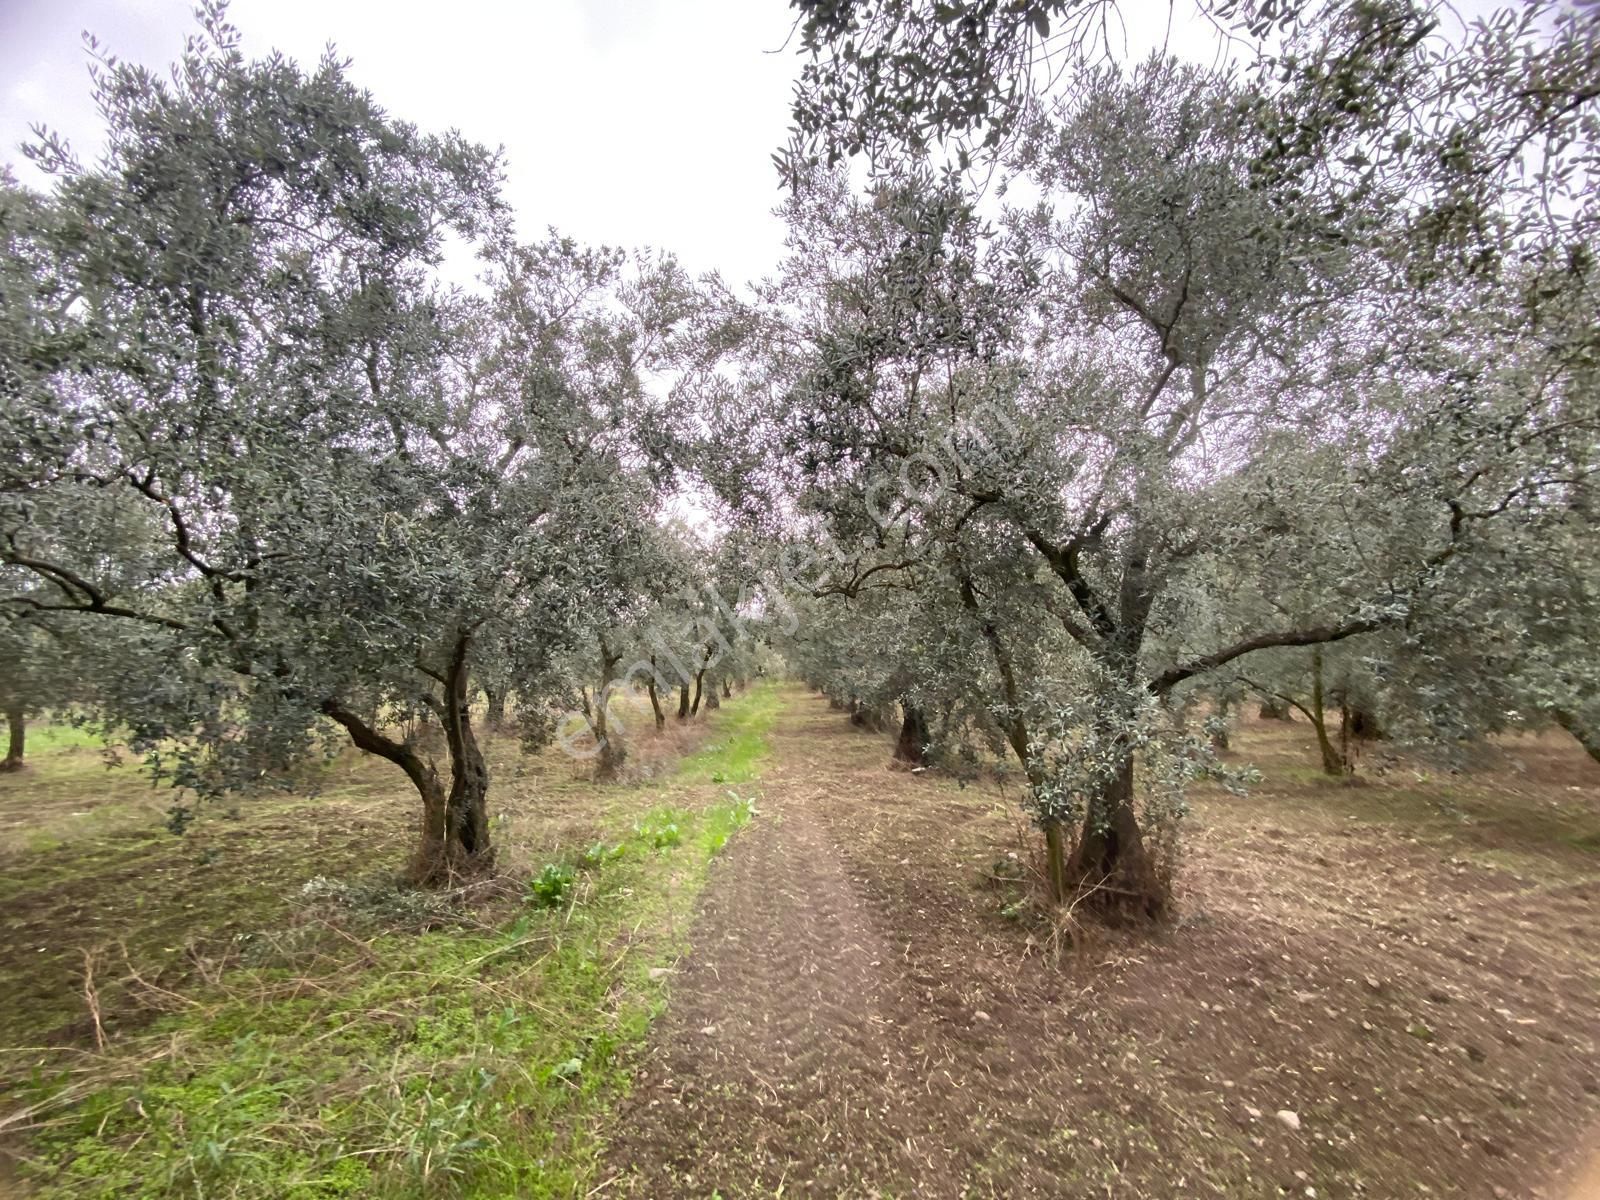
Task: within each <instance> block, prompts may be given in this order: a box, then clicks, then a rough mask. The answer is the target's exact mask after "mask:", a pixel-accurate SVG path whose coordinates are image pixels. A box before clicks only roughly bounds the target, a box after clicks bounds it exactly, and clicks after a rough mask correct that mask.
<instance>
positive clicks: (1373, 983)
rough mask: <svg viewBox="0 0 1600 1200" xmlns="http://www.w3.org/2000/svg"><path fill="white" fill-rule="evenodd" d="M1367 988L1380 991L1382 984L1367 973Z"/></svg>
mask: <svg viewBox="0 0 1600 1200" xmlns="http://www.w3.org/2000/svg"><path fill="white" fill-rule="evenodd" d="M1367 988H1368V989H1369V990H1370V991H1374V992H1381V991H1383V984H1381V983H1379V982H1378V981H1377V980H1376V979H1374V978H1373V977H1372V976H1371V975H1368V976H1367Z"/></svg>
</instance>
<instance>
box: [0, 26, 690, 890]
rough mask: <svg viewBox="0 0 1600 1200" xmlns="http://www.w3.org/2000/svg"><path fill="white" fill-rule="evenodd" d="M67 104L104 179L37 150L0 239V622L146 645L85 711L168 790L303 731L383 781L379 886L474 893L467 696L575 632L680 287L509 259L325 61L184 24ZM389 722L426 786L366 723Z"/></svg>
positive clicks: (485, 844) (380, 730)
mask: <svg viewBox="0 0 1600 1200" xmlns="http://www.w3.org/2000/svg"><path fill="white" fill-rule="evenodd" d="M96 93H97V98H98V100H99V102H100V105H101V108H102V110H103V112H104V114H105V118H106V121H107V127H108V146H109V148H108V151H107V154H106V158H105V160H104V161H103V162H102V163H100V164H97V165H95V166H93V167H86V166H83V165H81V164H79V163H77V162H76V161H75V160H73V159H72V158H71V156H70V155H69V154H68V152H67V151H66V149H65V148H64V147H62V146H61V145H60V144H59V143H58V142H56V141H55V140H53V139H51V138H49V137H45V138H44V139H43V140H42V141H41V143H40V144H39V145H38V146H36V147H35V148H34V154H35V156H36V158H37V159H38V161H40V162H41V164H43V165H44V166H46V167H47V168H48V169H50V170H52V171H53V172H54V173H55V175H56V177H57V181H56V186H55V187H54V189H53V191H52V192H51V193H50V194H49V195H48V196H43V197H32V198H29V200H28V205H27V217H26V220H25V221H21V222H17V223H15V224H12V223H8V226H7V237H8V246H13V245H14V243H15V241H16V240H17V239H18V238H20V239H21V240H22V241H23V242H24V243H25V252H24V253H22V254H21V255H20V256H18V257H20V261H21V263H22V266H20V267H18V266H17V265H16V263H17V257H14V255H15V250H14V249H8V254H7V263H8V268H7V274H8V278H9V277H11V276H12V275H15V274H21V275H22V276H23V277H24V278H25V279H26V280H27V281H28V286H29V289H30V294H31V295H33V296H35V297H36V298H37V299H36V300H35V301H34V302H33V303H31V304H30V306H29V309H28V313H27V319H26V320H25V321H24V322H21V323H20V324H19V323H12V322H10V321H9V320H8V322H7V325H6V327H5V328H6V336H7V339H8V351H9V350H12V348H13V346H14V347H15V350H16V353H15V358H14V360H13V361H20V362H23V363H25V364H31V365H30V367H29V369H28V370H27V371H22V372H10V373H8V377H7V386H8V388H10V389H11V390H12V392H13V396H12V397H11V398H10V402H8V404H7V406H6V408H5V411H4V413H3V414H0V444H3V445H4V449H5V453H4V454H3V455H0V459H3V464H4V465H3V466H0V472H3V474H0V560H3V561H4V562H5V563H6V564H9V566H10V567H12V568H15V569H16V570H17V571H20V572H23V573H25V574H26V575H28V576H29V577H30V578H31V580H32V582H31V584H29V585H28V586H27V587H26V588H20V589H17V590H14V591H13V592H11V593H10V594H9V595H8V596H7V597H6V601H5V602H6V604H7V605H8V606H9V607H11V608H13V609H17V610H20V611H23V612H25V613H29V614H33V615H45V616H47V617H48V618H49V619H51V620H61V619H66V618H68V617H70V618H72V619H77V620H81V621H86V622H101V623H105V622H126V623H129V624H131V625H135V626H137V627H138V628H139V629H140V630H141V631H142V633H143V635H144V636H145V637H146V638H147V639H154V640H156V641H157V642H158V643H159V644H160V645H161V647H162V649H163V655H162V657H163V662H164V666H163V668H162V669H161V670H157V671H152V670H150V669H149V667H150V662H149V657H148V656H147V655H137V656H130V657H129V658H128V659H127V660H126V661H124V662H123V663H122V664H121V665H120V666H118V667H116V668H115V669H114V671H113V674H114V676H115V677H114V678H112V679H108V680H105V681H102V682H103V683H104V695H105V701H104V703H105V705H106V707H107V712H108V715H109V716H110V717H112V718H113V719H115V720H116V721H117V722H118V723H119V724H121V725H123V726H125V727H127V728H128V729H129V730H130V731H131V732H132V735H133V738H134V742H135V744H136V745H138V746H140V747H142V748H145V749H148V750H149V751H150V753H151V754H152V756H153V759H154V761H155V763H156V765H157V767H158V768H159V769H161V770H164V771H166V772H167V773H169V774H170V775H171V776H172V777H173V778H174V780H175V781H176V782H178V783H181V784H186V785H190V786H193V787H195V788H197V789H200V790H202V791H206V790H212V791H214V790H220V789H223V788H228V787H234V786H238V785H240V784H243V783H245V782H247V781H252V780H260V779H262V778H265V777H271V776H273V775H274V774H276V773H280V772H281V768H282V766H283V765H284V764H286V763H288V762H289V761H291V760H292V759H293V758H294V757H296V756H297V755H300V754H304V753H307V752H309V751H312V750H313V749H315V748H316V747H317V746H318V745H319V744H320V743H322V742H323V741H324V740H325V739H326V737H327V735H328V731H329V730H330V728H336V729H338V730H341V731H342V732H343V733H344V734H345V735H346V736H348V738H349V739H350V741H351V742H352V743H354V745H355V746H357V747H358V748H359V749H360V750H362V751H364V752H366V753H369V754H373V755H376V756H378V757H380V758H382V759H385V760H387V761H389V762H391V763H393V764H394V765H395V766H396V767H398V768H399V769H400V770H401V771H402V772H403V773H404V774H405V775H406V776H407V778H408V779H409V780H410V782H411V783H412V785H413V786H414V787H415V789H416V791H417V794H418V797H419V800H420V807H421V811H422V819H421V829H420V834H419V839H418V844H417V850H416V853H415V856H414V861H413V864H412V867H411V876H412V877H413V878H414V879H416V880H417V881H419V882H428V883H432V882H439V881H443V880H446V879H449V878H451V877H453V876H454V875H456V874H458V873H460V872H463V871H470V870H477V869H482V868H483V867H484V866H486V865H487V864H488V863H490V862H491V861H492V855H493V848H492V846H491V844H490V836H489V822H488V818H487V809H486V796H487V790H488V782H489V781H488V773H487V769H486V766H485V764H484V760H483V755H482V754H481V752H480V750H479V748H478V745H477V741H476V737H475V735H474V732H473V728H472V722H471V717H470V707H469V701H470V698H471V696H472V694H473V691H474V684H473V672H474V670H475V667H476V664H477V663H478V662H479V661H481V659H480V655H481V654H482V653H484V652H492V653H493V654H494V655H495V668H496V671H497V672H499V675H498V676H497V678H503V677H504V676H505V675H507V674H509V675H510V676H511V677H512V678H514V679H517V680H518V681H519V682H520V681H522V680H530V681H531V680H536V679H539V678H541V670H542V666H543V664H545V663H547V661H548V660H549V658H550V657H551V655H552V654H553V653H554V652H555V650H556V649H557V648H558V647H559V646H561V645H563V644H565V643H567V642H569V641H571V640H572V639H574V638H576V637H578V636H580V635H581V633H582V632H583V631H584V630H585V629H586V628H588V625H587V622H586V618H585V613H586V611H587V608H588V606H589V604H590V601H591V600H592V597H593V595H595V594H599V593H601V592H603V590H604V587H605V570H604V564H605V561H606V554H607V547H606V544H607V539H608V538H609V537H610V536H612V534H613V532H614V530H615V528H616V525H617V522H618V521H623V522H626V521H627V520H630V519H631V517H629V516H627V515H626V514H630V513H631V512H632V508H631V507H630V505H631V501H630V505H622V506H620V507H618V506H616V505H612V504H610V503H609V502H608V498H609V497H611V496H612V495H613V494H614V492H615V491H616V489H617V488H618V487H619V486H621V485H620V484H619V467H620V466H621V465H622V464H623V460H624V458H627V457H630V456H636V454H637V452H638V446H639V443H638V440H637V438H636V437H635V435H636V434H637V433H638V432H639V431H640V428H641V423H645V422H648V420H649V418H650V414H651V413H652V412H653V411H654V410H653V409H652V406H651V405H650V404H648V403H646V402H645V401H644V399H643V397H644V396H645V394H646V391H647V382H646V381H647V380H648V379H649V378H651V375H652V371H653V370H654V367H655V365H656V363H657V362H658V360H659V357H660V355H662V354H663V353H664V352H665V351H664V347H665V346H666V345H667V344H668V342H669V340H670V334H669V331H670V330H671V329H672V328H673V327H674V325H675V323H676V322H678V321H679V320H680V319H681V316H682V314H683V311H684V305H685V304H686V303H687V299H686V298H687V296H688V292H689V289H688V288H687V286H686V284H685V282H684V280H683V279H682V276H681V273H680V272H678V271H677V270H676V269H675V268H674V267H672V265H671V264H670V263H668V262H656V261H645V260H636V261H633V262H629V261H628V260H626V258H625V256H622V255H620V254H617V253H615V252H610V251H605V252H590V251H584V250H582V249H581V248H579V247H577V246H575V245H573V244H572V243H570V242H568V241H565V240H563V239H560V238H556V237H552V238H550V239H548V240H546V241H545V242H541V243H537V244H535V245H531V246H519V245H517V244H516V243H515V242H514V240H513V239H512V237H511V234H510V232H509V229H508V228H507V225H506V222H505V219H504V218H505V214H504V212H503V209H502V206H501V203H500V200H499V197H498V179H499V168H498V164H497V161H496V159H495V158H494V156H493V155H491V154H488V153H487V152H485V151H483V150H481V149H479V148H477V147H475V146H473V145H471V144H470V143H468V142H466V141H464V140H463V139H461V138H460V137H459V136H457V135H454V134H451V135H446V136H431V135H424V134H422V133H420V132H418V131H417V130H416V129H414V128H413V127H411V126H408V125H405V124H403V123H400V122H397V121H395V120H393V119H392V118H390V117H389V116H388V115H387V114H386V113H384V112H383V110H382V109H380V108H379V107H378V106H377V104H376V103H375V102H374V101H373V100H372V99H371V97H369V96H368V95H366V94H365V93H363V92H361V91H360V90H358V89H357V88H355V87H354V86H353V85H352V84H351V83H350V82H349V81H348V79H347V78H346V75H345V69H344V67H343V65H342V64H340V63H338V62H337V61H334V60H332V59H331V58H330V59H327V60H325V61H323V62H322V63H321V64H320V65H319V66H318V67H317V68H316V69H315V70H313V71H311V72H309V73H308V72H304V71H302V70H301V69H300V68H298V67H297V66H296V65H295V64H293V63H291V62H289V61H287V60H285V59H283V58H282V57H280V56H272V57H269V58H267V59H264V60H259V61H249V60H247V59H246V58H245V57H244V55H243V54H242V53H241V51H240V50H239V48H238V44H237V35H236V33H235V32H234V31H233V30H232V29H231V28H230V27H229V26H228V25H227V24H226V23H225V22H224V21H223V20H222V19H221V17H220V16H219V15H218V14H217V13H216V12H214V11H211V12H209V13H208V15H207V18H206V22H205V25H204V28H203V32H202V34H201V35H199V36H197V37H196V38H194V39H192V40H191V42H190V44H189V46H188V48H187V49H186V51H185V53H184V56H183V58H182V59H181V60H180V62H179V64H178V65H177V67H176V68H175V70H174V72H173V76H172V79H171V81H170V82H167V81H163V80H161V79H160V78H159V77H157V76H156V75H155V74H154V73H152V72H149V71H146V70H143V69H141V68H138V67H134V66H130V65H127V64H123V63H116V62H113V61H110V60H107V61H105V62H104V63H102V65H101V67H100V69H99V71H98V74H97V76H96ZM10 211H12V210H11V207H10V206H8V208H7V212H10ZM447 236H455V237H459V238H463V239H466V240H467V241H468V243H469V244H470V243H474V242H476V243H478V244H480V245H482V246H484V247H485V249H486V251H487V253H488V255H489V259H488V262H489V272H490V279H489V281H488V295H487V296H486V297H479V298H469V297H464V296H461V295H459V294H456V293H454V292H452V291H449V290H447V289H444V288H442V287H441V286H440V285H439V284H438V283H437V282H436V280H435V268H436V267H437V266H438V264H439V262H440V259H441V255H442V253H443V250H444V245H445V239H446V237H447ZM7 357H8V359H9V358H12V355H11V354H8V355H7ZM620 412H628V413H631V414H633V416H634V419H630V420H628V421H618V420H617V419H616V414H618V413H620ZM618 514H624V515H620V516H619V515H618ZM130 526H132V527H134V528H135V529H136V532H137V536H130V535H129V532H128V529H129V527H130ZM421 711H427V712H429V713H431V714H432V715H433V716H434V717H435V718H436V719H437V720H438V722H439V724H440V726H441V727H442V729H443V732H444V760H443V761H442V762H435V760H434V755H433V752H432V751H431V750H430V749H429V748H427V747H425V746H423V745H421V744H420V743H419V742H418V741H417V740H416V739H415V738H413V737H409V736H406V735H405V733H404V731H403V729H402V730H401V731H400V732H398V733H397V732H395V721H396V719H397V718H399V717H401V716H404V715H405V714H408V713H417V712H421Z"/></svg>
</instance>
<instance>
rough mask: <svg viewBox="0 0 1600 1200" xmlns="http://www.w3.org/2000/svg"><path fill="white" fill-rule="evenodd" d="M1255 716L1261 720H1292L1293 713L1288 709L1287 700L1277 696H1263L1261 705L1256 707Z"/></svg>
mask: <svg viewBox="0 0 1600 1200" xmlns="http://www.w3.org/2000/svg"><path fill="white" fill-rule="evenodd" d="M1256 716H1258V717H1260V718H1261V719H1262V720H1263V721H1292V720H1294V715H1293V714H1292V713H1291V712H1290V710H1289V702H1288V701H1287V700H1284V699H1282V698H1280V697H1278V696H1266V697H1263V699H1262V701H1261V707H1260V708H1258V709H1256Z"/></svg>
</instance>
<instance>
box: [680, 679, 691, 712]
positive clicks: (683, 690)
mask: <svg viewBox="0 0 1600 1200" xmlns="http://www.w3.org/2000/svg"><path fill="white" fill-rule="evenodd" d="M688 719H689V685H688V684H687V683H684V684H679V685H678V720H680V721H687V720H688Z"/></svg>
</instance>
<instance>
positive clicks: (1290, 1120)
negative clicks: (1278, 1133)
mask: <svg viewBox="0 0 1600 1200" xmlns="http://www.w3.org/2000/svg"><path fill="white" fill-rule="evenodd" d="M1273 1115H1274V1116H1276V1117H1277V1118H1278V1124H1280V1125H1282V1126H1283V1127H1284V1128H1285V1129H1299V1128H1300V1114H1299V1113H1297V1112H1291V1111H1290V1110H1289V1109H1287V1108H1280V1109H1279V1110H1278V1111H1277V1112H1276V1113H1274V1114H1273Z"/></svg>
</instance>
